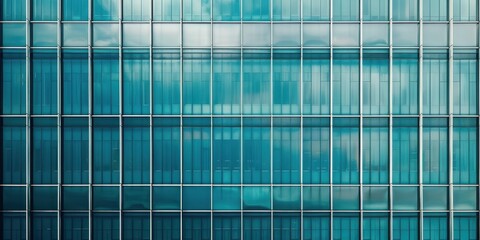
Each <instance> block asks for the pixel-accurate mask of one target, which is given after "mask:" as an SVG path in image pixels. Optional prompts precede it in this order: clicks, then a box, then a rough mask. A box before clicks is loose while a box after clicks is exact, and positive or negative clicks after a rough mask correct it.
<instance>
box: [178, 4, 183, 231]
mask: <svg viewBox="0 0 480 240" xmlns="http://www.w3.org/2000/svg"><path fill="white" fill-rule="evenodd" d="M179 1H180V9H179V11H180V14H179V16H180V33H179V34H180V36H179V37H180V63H179V64H180V126H179V128H180V239H183V11H182V8H183V0H179Z"/></svg>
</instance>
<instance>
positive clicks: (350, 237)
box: [332, 213, 360, 240]
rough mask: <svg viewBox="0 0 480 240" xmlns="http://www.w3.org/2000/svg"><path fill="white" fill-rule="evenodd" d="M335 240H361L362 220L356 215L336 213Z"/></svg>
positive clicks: (334, 219)
mask: <svg viewBox="0 0 480 240" xmlns="http://www.w3.org/2000/svg"><path fill="white" fill-rule="evenodd" d="M332 234H333V239H334V240H343V239H347V240H356V239H360V218H359V216H358V214H355V213H336V214H334V215H333V233H332Z"/></svg>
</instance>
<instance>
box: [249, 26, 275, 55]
mask: <svg viewBox="0 0 480 240" xmlns="http://www.w3.org/2000/svg"><path fill="white" fill-rule="evenodd" d="M271 28H272V25H271V24H269V23H244V24H243V25H242V29H243V31H242V38H243V39H242V43H243V46H245V47H269V46H270V45H271V44H270V42H271V41H270V40H271V38H272V36H271ZM251 52H252V53H253V52H269V51H267V50H266V49H265V50H263V51H259V50H257V51H255V50H253V49H252V51H251ZM269 55H270V54H269ZM244 59H245V57H244ZM269 59H270V58H269Z"/></svg>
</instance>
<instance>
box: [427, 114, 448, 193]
mask: <svg viewBox="0 0 480 240" xmlns="http://www.w3.org/2000/svg"><path fill="white" fill-rule="evenodd" d="M447 124H448V119H446V118H425V119H424V120H423V125H424V127H423V183H427V184H442V183H447V182H448V128H447Z"/></svg>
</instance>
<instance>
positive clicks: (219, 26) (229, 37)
mask: <svg viewBox="0 0 480 240" xmlns="http://www.w3.org/2000/svg"><path fill="white" fill-rule="evenodd" d="M241 27H242V26H241V24H239V23H225V22H222V23H214V24H213V47H214V49H215V48H216V47H240V45H241V41H242V39H241V34H240V33H241V29H242V28H241ZM225 53H226V54H225ZM224 54H225V55H224ZM222 55H224V56H222ZM213 58H214V60H217V61H218V62H221V60H226V61H228V60H230V59H232V60H234V59H237V60H240V52H239V50H233V49H232V50H220V49H215V50H214V53H213ZM238 64H239V65H240V63H238ZM214 65H215V62H214ZM232 69H233V70H235V71H238V72H240V68H239V67H238V70H237V68H232ZM213 70H215V67H214V69H213ZM225 70H227V69H225ZM214 77H215V72H214ZM214 93H215V92H214Z"/></svg>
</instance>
